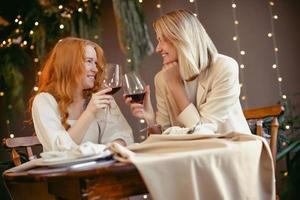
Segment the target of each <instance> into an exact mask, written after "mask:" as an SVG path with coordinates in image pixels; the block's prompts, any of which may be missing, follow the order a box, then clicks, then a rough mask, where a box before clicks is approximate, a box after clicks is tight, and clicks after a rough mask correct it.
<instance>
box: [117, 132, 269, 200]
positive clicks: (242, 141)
mask: <svg viewBox="0 0 300 200" xmlns="http://www.w3.org/2000/svg"><path fill="white" fill-rule="evenodd" d="M111 149H112V150H113V151H115V152H117V154H116V157H117V158H118V159H120V160H122V161H125V162H133V163H134V164H135V165H136V167H137V168H138V170H139V172H140V173H141V175H142V177H143V179H144V181H145V184H146V186H147V188H148V190H149V192H150V193H151V195H152V197H153V199H155V200H198V199H201V200H206V199H207V200H219V199H222V200H226V199H234V200H235V199H238V200H242V199H255V200H259V199H267V200H270V199H275V176H274V167H273V160H272V156H271V152H270V149H269V146H268V144H267V143H266V141H265V140H264V139H262V138H260V137H257V136H254V135H246V134H239V133H230V134H226V135H224V134H223V135H220V134H214V135H151V136H150V137H149V138H148V139H147V140H146V141H144V142H143V143H141V144H134V145H131V146H129V147H128V149H129V150H128V149H126V148H124V147H122V146H120V145H117V144H113V145H112V146H111Z"/></svg>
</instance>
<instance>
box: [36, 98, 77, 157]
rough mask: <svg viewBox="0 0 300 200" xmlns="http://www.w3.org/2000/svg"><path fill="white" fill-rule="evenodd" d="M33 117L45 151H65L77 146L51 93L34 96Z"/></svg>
mask: <svg viewBox="0 0 300 200" xmlns="http://www.w3.org/2000/svg"><path fill="white" fill-rule="evenodd" d="M32 119H33V123H34V129H35V132H36V135H37V137H38V139H39V141H40V142H41V144H42V145H43V149H44V151H54V150H58V151H63V150H68V149H71V148H73V147H75V146H77V144H76V143H75V142H74V141H73V140H72V138H71V137H70V136H69V134H68V132H67V131H66V130H65V128H64V127H63V125H62V123H61V121H60V114H59V112H58V110H57V102H56V101H55V99H54V97H53V96H52V95H50V94H49V93H40V94H38V95H37V96H36V97H35V98H34V101H33V104H32Z"/></svg>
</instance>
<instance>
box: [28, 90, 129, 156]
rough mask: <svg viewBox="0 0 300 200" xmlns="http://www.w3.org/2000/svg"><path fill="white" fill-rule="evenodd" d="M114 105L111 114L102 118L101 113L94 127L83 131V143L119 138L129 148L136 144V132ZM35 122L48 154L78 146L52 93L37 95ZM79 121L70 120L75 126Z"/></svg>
mask: <svg viewBox="0 0 300 200" xmlns="http://www.w3.org/2000/svg"><path fill="white" fill-rule="evenodd" d="M114 104H115V105H114V107H113V109H111V111H109V112H107V114H106V115H102V117H101V113H98V114H97V115H96V116H97V117H96V119H95V120H94V121H93V122H92V123H91V125H90V127H89V128H88V129H87V130H82V131H85V136H84V137H83V140H82V143H84V142H87V141H90V142H93V143H108V142H112V141H114V140H116V139H122V140H124V141H125V142H126V144H127V145H128V144H131V143H133V135H132V130H131V128H130V126H129V124H128V122H127V121H126V119H125V118H124V116H123V114H122V113H121V111H120V109H119V107H118V106H117V104H116V103H115V102H114ZM103 116H104V117H103ZM32 119H33V123H34V128H35V132H36V135H37V137H38V139H39V141H40V142H41V144H42V145H43V150H44V151H54V150H58V151H60V150H68V149H71V148H73V147H75V146H77V145H76V143H75V142H74V141H73V140H72V138H71V137H70V136H69V134H68V132H67V131H66V129H65V128H64V127H63V125H62V123H61V121H60V119H61V116H60V113H59V111H58V108H57V102H56V100H55V98H54V97H53V96H52V95H51V94H49V93H45V92H43V93H40V94H38V95H36V97H35V98H34V101H33V104H32ZM75 122H76V120H68V123H69V124H70V125H71V126H72V125H73V124H75ZM105 122H106V124H105ZM102 129H104V130H102Z"/></svg>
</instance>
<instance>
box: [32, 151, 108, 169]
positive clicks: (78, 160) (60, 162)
mask: <svg viewBox="0 0 300 200" xmlns="http://www.w3.org/2000/svg"><path fill="white" fill-rule="evenodd" d="M111 157H112V153H111V152H110V151H104V152H103V153H101V154H98V155H94V156H88V157H83V158H71V159H64V160H57V161H54V160H51V161H50V162H49V161H47V160H46V161H45V160H43V159H40V162H38V163H36V164H37V166H44V167H65V166H70V165H74V164H78V163H84V162H89V161H94V160H108V159H110V158H111Z"/></svg>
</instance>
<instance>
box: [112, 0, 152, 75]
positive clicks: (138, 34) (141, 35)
mask: <svg viewBox="0 0 300 200" xmlns="http://www.w3.org/2000/svg"><path fill="white" fill-rule="evenodd" d="M113 7H114V13H115V18H116V21H117V28H118V37H119V42H120V46H121V49H122V51H123V53H124V54H125V55H126V56H127V63H126V64H127V70H136V69H138V68H139V67H140V65H141V62H142V59H143V58H144V56H145V55H147V54H151V53H153V45H152V43H151V41H150V39H149V34H148V31H147V26H146V25H145V19H144V16H143V12H142V7H141V4H140V3H138V1H132V0H113Z"/></svg>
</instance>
